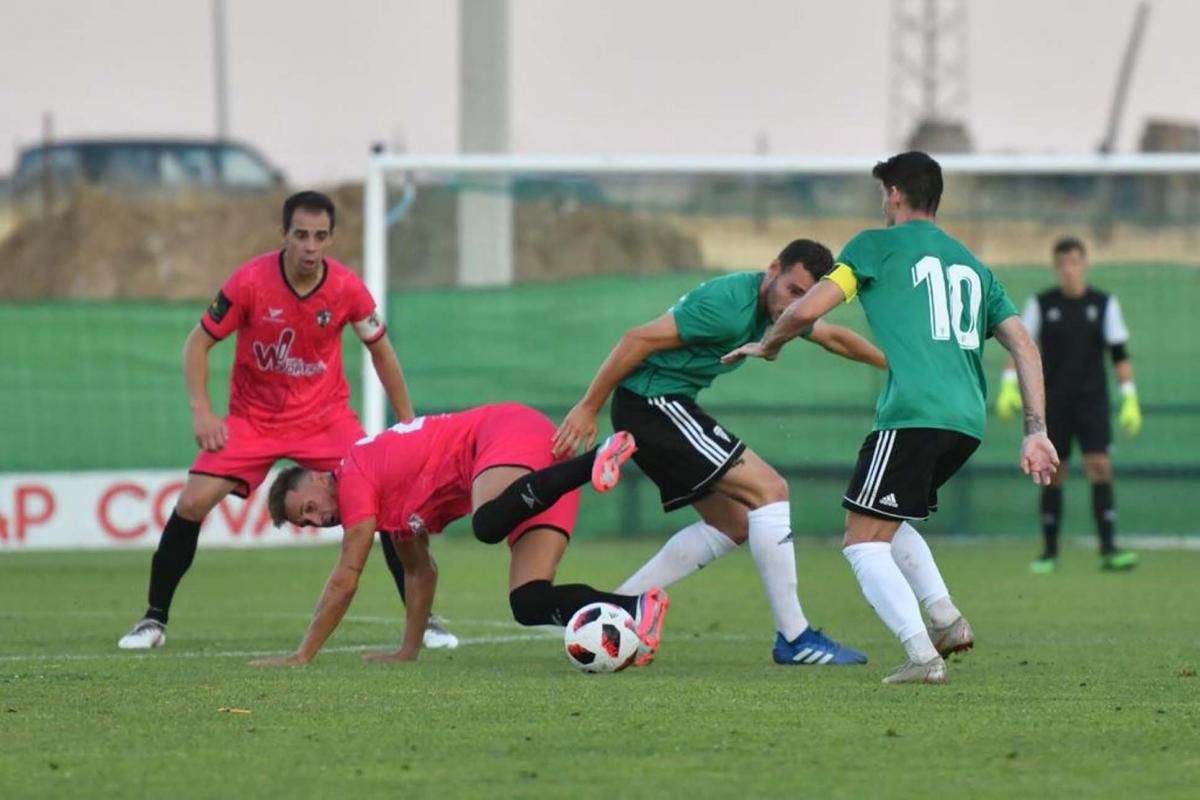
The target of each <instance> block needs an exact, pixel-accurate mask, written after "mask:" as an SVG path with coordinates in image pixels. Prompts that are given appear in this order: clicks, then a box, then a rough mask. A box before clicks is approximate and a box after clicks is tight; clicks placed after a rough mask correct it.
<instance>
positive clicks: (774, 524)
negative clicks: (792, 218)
mask: <svg viewBox="0 0 1200 800" xmlns="http://www.w3.org/2000/svg"><path fill="white" fill-rule="evenodd" d="M832 268H833V254H832V253H830V252H829V250H828V248H826V247H825V246H824V245H821V244H819V243H818V242H814V241H811V240H808V239H797V240H796V241H794V242H792V243H791V244H789V245H788V246H787V247H785V248H784V249H783V250H782V251H781V252H780V253H779V255H778V256H777V257H776V258H775V259H773V260H772V261H771V263H770V265H768V267H767V269H766V270H765V271H756V272H739V273H733V274H730V275H724V276H722V277H719V278H715V279H713V280H711V281H709V282H708V283H706V284H704V285H702V286H699V287H697V288H696V289H694V290H692V291H691V292H689V293H688V294H687V295H685V296H684V297H683V298H681V299H680V300H679V302H677V303H676V304H675V305H674V306H672V307H671V309H670V310H668V311H667V312H666V313H665V314H663V315H662V316H660V317H658V318H657V319H654V320H652V321H650V322H647V323H646V324H644V325H639V326H637V327H634V328H631V329H630V330H629V331H627V332H626V333H625V335H624V336H623V337H622V338H621V340H620V341H619V342H618V343H617V345H616V347H614V348H613V351H612V352H611V353H610V354H609V356H608V358H607V359H606V360H605V361H604V363H603V364H602V365H601V366H600V369H599V371H598V372H597V373H596V377H595V378H594V379H593V381H592V384H591V386H590V387H589V388H588V390H587V392H586V394H585V395H584V397H583V399H581V400H580V401H579V403H577V404H576V405H575V407H574V408H573V409H571V411H570V413H569V414H568V415H567V417H566V419H565V420H564V421H563V423H562V425H560V426H559V429H558V432H557V433H556V435H555V455H560V456H561V455H563V454H565V453H568V452H573V451H574V450H575V449H576V448H577V447H578V446H579V445H580V444H582V443H584V442H587V443H588V446H591V442H592V441H594V439H595V436H596V417H597V414H598V413H599V411H600V409H601V408H602V407H603V406H604V403H605V401H607V400H608V398H609V396H610V395H611V396H612V407H611V415H612V425H613V430H616V431H623V432H627V433H629V434H632V435H633V437H635V438H636V442H637V450H636V452H634V454H633V459H634V460H635V461H636V462H637V464H638V466H639V467H640V468H641V470H642V472H644V473H645V474H646V475H647V477H649V478H650V480H652V481H653V482H654V483H655V485H656V486H658V489H659V492H660V495H661V498H662V504H663V509H664V510H665V511H674V510H675V509H679V508H685V507H687V506H692V507H693V508H695V509H696V511H697V512H698V513H699V515H700V517H701V519H700V520H699V521H697V522H695V523H693V524H692V525H689V526H688V527H686V528H684V529H683V530H682V531H680V532H678V533H676V534H675V535H674V536H673V537H672V538H671V539H670V540H669V541H668V542H667V543H666V545H664V547H663V548H662V549H661V550H660V551H659V552H658V553H657V554H656V555H655V556H654V557H653V558H652V559H651V560H650V561H649V562H648V563H647V564H646V565H645V566H643V567H642V568H641V569H640V570H638V572H637V573H636V574H634V575H633V576H632V577H631V578H630V579H629V580H628V581H626V582H625V583H624V584H622V591H628V590H630V589H631V587H633V586H641V585H644V584H645V583H647V582H649V583H653V584H654V585H655V586H664V587H665V586H668V585H670V584H671V583H673V582H674V581H677V580H679V579H681V578H683V577H684V576H686V575H689V574H691V573H693V572H695V571H696V570H698V569H700V568H701V567H703V566H704V565H705V564H707V563H709V562H711V561H712V560H714V559H716V558H718V557H720V556H722V555H724V554H725V553H728V552H730V551H732V550H733V549H734V548H735V547H736V546H737V545H739V544H741V543H742V542H746V541H748V542H749V543H750V552H751V555H752V556H753V558H754V562H755V565H756V566H757V567H758V572H759V576H760V577H761V578H762V581H763V585H764V587H765V588H766V591H767V596H768V599H769V601H770V605H771V610H772V612H773V615H774V618H775V629H776V636H775V644H774V647H773V648H772V658H773V659H774V660H775V662H776V663H779V664H787V665H796V664H802V665H825V664H829V665H834V664H861V663H864V662H865V661H866V657H865V656H863V655H862V654H861V653H859V652H858V651H856V650H854V649H853V648H849V647H845V646H842V645H839V644H838V643H837V642H835V641H833V640H831V639H829V638H828V637H826V636H824V635H823V634H822V633H821V632H820V631H819V630H818V629H816V628H814V627H812V626H810V625H809V624H808V620H807V619H806V618H805V615H804V612H803V610H802V609H801V606H800V601H799V599H798V598H797V594H796V562H795V553H794V550H793V546H792V538H791V513H790V510H789V505H788V483H787V481H786V480H784V478H783V477H782V476H781V475H780V474H779V473H778V472H777V471H775V469H773V468H772V467H771V466H770V465H769V464H767V463H766V462H765V461H763V459H762V458H761V457H759V456H758V454H756V453H755V452H754V451H753V450H751V449H749V448H747V447H746V445H745V444H744V443H743V442H742V440H741V439H740V438H738V436H737V435H736V434H735V433H734V432H733V431H732V430H730V429H729V428H727V427H725V426H723V425H721V424H720V423H718V422H717V420H716V419H714V418H713V417H712V416H711V415H709V414H708V413H707V412H706V411H705V410H704V409H703V408H702V407H701V406H700V405H699V404H698V403H697V401H696V396H697V394H698V393H699V392H700V391H702V390H703V389H704V388H706V387H707V386H708V385H709V384H711V383H712V382H713V380H715V379H716V378H717V377H719V376H721V375H722V374H725V373H728V372H730V371H731V370H732V369H733V367H735V366H737V365H732V366H731V365H726V364H722V363H721V357H722V356H723V355H724V354H725V353H727V352H729V351H730V350H731V349H733V348H734V347H737V346H739V345H742V344H745V343H746V342H752V341H757V340H758V339H759V338H760V337H761V336H762V335H763V333H764V332H765V331H766V330H767V328H768V327H769V326H770V324H771V323H772V322H773V321H774V320H775V319H776V318H777V317H778V316H779V314H780V313H781V312H782V311H783V309H784V308H786V307H787V306H788V305H789V304H790V303H791V302H792V301H793V300H795V299H796V298H797V297H801V296H803V295H804V293H805V292H807V291H809V290H811V288H812V287H813V286H814V285H815V284H816V283H817V282H818V281H819V280H820V278H821V277H822V276H823V275H825V274H826V273H828V272H829V270H831V269H832ZM801 333H802V335H803V336H804V337H805V339H807V340H808V341H809V342H812V343H813V344H817V345H820V346H822V347H824V348H825V349H827V350H829V351H831V352H833V353H836V354H838V355H841V356H844V357H846V358H850V359H855V360H858V361H863V362H866V363H870V364H874V365H875V366H878V367H883V366H884V359H883V354H882V353H881V352H879V350H878V348H876V347H875V346H874V345H872V344H871V343H870V342H868V341H867V340H866V339H864V338H863V337H861V336H859V335H858V334H856V333H854V332H853V331H850V330H848V329H846V328H842V327H840V326H837V325H829V324H827V323H824V322H818V323H814V324H813V325H812V326H810V327H809V328H808V329H806V330H805V331H803V332H801ZM585 463H586V462H585Z"/></svg>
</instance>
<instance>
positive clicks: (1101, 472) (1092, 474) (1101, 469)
mask: <svg viewBox="0 0 1200 800" xmlns="http://www.w3.org/2000/svg"><path fill="white" fill-rule="evenodd" d="M1083 468H1084V470H1085V471H1086V472H1087V479H1088V481H1089V482H1090V483H1109V482H1111V481H1112V472H1113V470H1112V459H1110V458H1109V457H1108V456H1106V455H1087V456H1085V457H1084V460H1083Z"/></svg>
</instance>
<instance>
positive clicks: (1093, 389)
mask: <svg viewBox="0 0 1200 800" xmlns="http://www.w3.org/2000/svg"><path fill="white" fill-rule="evenodd" d="M1023 319H1024V322H1025V327H1026V328H1027V329H1028V330H1029V333H1030V335H1031V336H1033V337H1034V338H1035V339H1037V340H1039V343H1040V345H1041V349H1042V367H1043V369H1044V371H1045V374H1046V399H1047V402H1053V403H1056V404H1057V403H1063V402H1072V401H1078V400H1102V401H1107V399H1108V377H1107V374H1106V373H1105V369H1104V354H1105V351H1106V350H1108V349H1109V348H1112V347H1116V346H1118V345H1124V344H1125V342H1127V341H1128V340H1129V329H1128V328H1126V327H1125V319H1124V317H1122V315H1121V305H1120V303H1118V302H1117V298H1116V297H1114V296H1113V295H1110V294H1105V293H1104V292H1101V291H1097V290H1096V289H1092V288H1089V289H1088V290H1087V291H1086V292H1085V293H1084V294H1083V296H1081V297H1067V296H1066V295H1064V294H1063V293H1062V292H1061V291H1059V290H1058V289H1051V290H1049V291H1046V292H1042V293H1041V294H1039V295H1038V296H1037V297H1032V298H1030V299H1029V302H1028V303H1027V304H1026V305H1025V313H1024V316H1023Z"/></svg>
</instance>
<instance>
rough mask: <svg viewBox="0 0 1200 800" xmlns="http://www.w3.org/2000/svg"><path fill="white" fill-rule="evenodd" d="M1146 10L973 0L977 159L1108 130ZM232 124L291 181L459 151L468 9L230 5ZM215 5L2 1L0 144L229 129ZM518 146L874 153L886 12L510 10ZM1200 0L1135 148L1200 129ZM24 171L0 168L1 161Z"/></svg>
mask: <svg viewBox="0 0 1200 800" xmlns="http://www.w3.org/2000/svg"><path fill="white" fill-rule="evenodd" d="M1136 5H1137V2H1136V0H1108V1H1107V2H1091V1H1090V0H972V2H970V3H969V9H970V11H969V20H968V28H969V32H968V37H967V41H968V51H969V68H968V70H969V71H968V75H969V79H970V81H969V92H970V94H969V104H968V106H967V109H968V118H967V120H968V123H969V127H970V130H971V133H972V135H973V136H974V138H975V141H976V143H977V146H978V149H980V150H984V151H998V150H1023V151H1056V152H1087V151H1092V150H1094V149H1095V146H1096V143H1097V142H1098V141H1099V140H1100V138H1101V136H1102V134H1103V130H1104V126H1105V121H1106V117H1107V113H1108V106H1109V102H1110V98H1111V95H1112V90H1113V86H1114V83H1115V80H1116V75H1117V68H1118V64H1119V61H1120V57H1121V53H1122V50H1123V48H1124V46H1125V41H1126V38H1127V36H1128V31H1129V28H1130V25H1131V22H1132V20H1133V17H1134V9H1135V7H1136ZM227 7H228V28H229V70H230V80H231V127H232V132H233V135H234V136H235V137H236V138H240V139H243V140H246V141H248V142H250V143H252V144H254V145H256V146H258V147H259V148H260V149H261V150H262V151H263V152H264V153H265V154H266V155H267V156H268V157H269V158H271V159H272V160H273V161H275V162H276V163H278V164H279V165H280V166H282V167H283V169H284V170H285V171H286V172H287V174H288V175H289V176H290V178H291V179H292V181H293V183H303V182H327V181H331V180H337V179H345V178H360V177H361V175H362V172H363V162H364V158H365V154H366V151H367V147H368V143H369V142H370V141H372V140H387V141H390V142H393V143H403V145H404V146H405V147H406V148H407V149H408V150H411V151H425V152H450V151H453V150H455V149H457V146H458V134H457V119H458V114H457V105H456V104H457V75H458V67H457V63H458V62H457V44H456V37H457V30H458V28H457V20H458V5H457V2H455V0H338V2H332V0H227ZM210 8H211V6H210V0H165V1H164V2H152V0H102V2H99V1H93V0H0V9H2V12H3V13H2V16H0V19H3V21H4V28H5V36H4V40H5V41H4V47H3V48H0V74H3V75H4V79H3V83H2V86H3V89H2V90H0V92H2V93H0V101H2V102H0V142H6V143H8V144H11V145H12V146H13V147H15V146H17V145H20V144H23V143H29V142H32V141H35V140H37V139H38V138H39V136H40V129H41V115H42V112H43V110H47V109H48V110H51V111H52V112H53V115H54V128H55V132H56V134H57V135H58V136H60V137H66V136H88V135H101V134H103V135H111V134H122V133H136V134H189V135H206V134H210V133H212V132H213V131H214V130H215V122H214V120H215V114H214V102H213V66H212V63H213V60H212V49H213V48H212V28H211V16H210V14H211V11H210ZM511 9H512V20H511V48H512V60H511V73H510V74H511V91H512V95H513V98H512V102H513V105H512V131H511V139H512V147H513V149H514V150H519V151H522V152H556V153H564V152H625V153H651V152H654V153H657V152H677V153H679V152H683V153H748V152H753V150H754V147H755V140H756V137H757V136H758V135H759V134H760V133H761V134H764V135H765V136H766V138H767V141H768V142H769V146H770V150H771V151H772V152H776V153H862V154H872V155H874V154H877V153H879V152H880V151H882V150H886V149H888V148H889V147H891V145H892V144H893V142H892V140H891V139H890V138H889V131H888V126H887V122H888V94H889V92H888V90H889V85H890V84H889V77H888V73H889V63H890V49H889V42H890V37H889V31H890V20H891V0H836V2H835V0H753V1H752V2H750V1H748V0H740V1H739V2H732V1H731V0H604V2H594V0H593V2H578V1H576V0H511ZM1198 30H1200V2H1195V0H1153V11H1152V13H1151V16H1150V22H1149V27H1148V29H1147V33H1146V38H1145V41H1144V43H1143V47H1142V50H1141V58H1140V60H1139V63H1138V65H1137V70H1136V72H1135V75H1134V80H1133V83H1132V86H1131V90H1130V99H1129V105H1128V112H1127V114H1126V116H1125V122H1124V124H1123V125H1122V127H1121V135H1120V138H1119V139H1118V150H1132V149H1135V148H1136V146H1137V140H1138V137H1139V136H1140V134H1141V130H1142V126H1143V124H1144V122H1145V120H1146V118H1147V117H1167V118H1172V119H1180V120H1184V121H1193V122H1200V47H1197V46H1196V44H1195V37H1196V32H1197V31H1198ZM6 161H8V159H3V158H0V171H5V172H6V171H8V167H7V165H4V164H5V162H6Z"/></svg>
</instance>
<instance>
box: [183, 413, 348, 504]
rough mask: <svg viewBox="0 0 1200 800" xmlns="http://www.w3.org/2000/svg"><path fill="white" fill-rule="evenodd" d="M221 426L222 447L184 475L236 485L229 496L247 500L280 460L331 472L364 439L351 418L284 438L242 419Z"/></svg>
mask: <svg viewBox="0 0 1200 800" xmlns="http://www.w3.org/2000/svg"><path fill="white" fill-rule="evenodd" d="M225 425H226V426H227V427H228V428H229V438H228V440H226V442H225V447H224V448H223V449H222V450H218V451H217V452H215V453H212V452H209V451H207V450H204V451H201V453H200V455H198V456H197V457H196V460H195V461H194V462H193V463H192V468H191V469H190V470H188V471H189V472H191V473H192V474H193V475H211V476H213V477H215V478H226V479H228V480H231V481H234V482H236V483H237V486H235V487H234V489H233V494H235V495H237V496H238V497H248V496H249V495H250V493H251V492H253V491H254V490H255V489H256V488H258V486H259V485H260V484H261V483H262V482H263V481H264V480H265V479H266V477H267V473H268V472H270V470H271V467H272V466H274V465H275V462H276V461H279V460H280V459H283V458H290V459H291V460H292V461H295V462H296V463H297V464H299V465H300V466H302V467H305V468H306V469H313V470H319V471H321V472H332V471H333V470H334V469H336V468H337V465H338V464H339V463H341V461H342V457H343V456H344V455H346V451H347V450H349V449H350V445H352V444H354V443H355V442H356V441H358V440H359V439H361V438H363V437H364V436H366V434H365V433H364V432H363V427H362V425H361V424H360V423H359V421H358V417H356V416H354V414H347V415H345V416H341V417H337V418H335V419H334V420H333V421H332V422H330V423H329V425H327V426H325V427H324V428H318V429H317V430H314V431H309V432H306V433H303V434H288V435H286V436H272V435H268V434H265V433H262V432H261V431H259V430H258V429H257V428H255V427H254V426H253V425H251V424H250V423H249V422H248V421H246V420H245V419H243V418H242V417H234V416H229V417H226V418H225Z"/></svg>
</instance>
